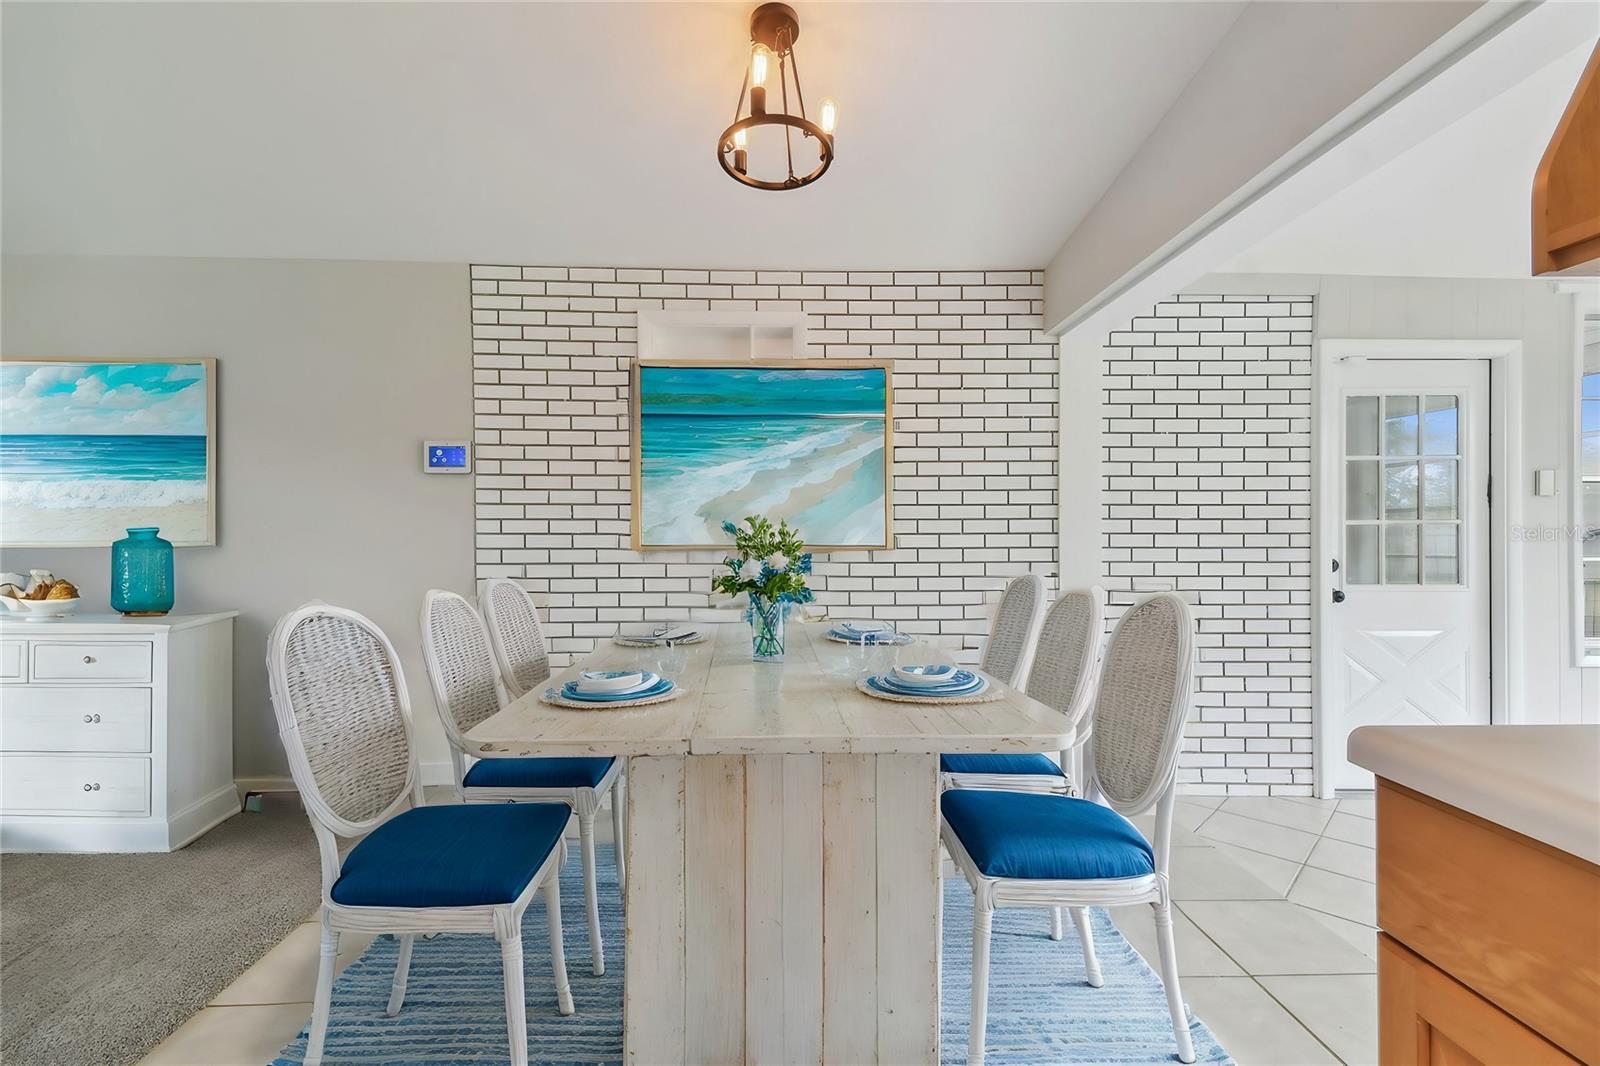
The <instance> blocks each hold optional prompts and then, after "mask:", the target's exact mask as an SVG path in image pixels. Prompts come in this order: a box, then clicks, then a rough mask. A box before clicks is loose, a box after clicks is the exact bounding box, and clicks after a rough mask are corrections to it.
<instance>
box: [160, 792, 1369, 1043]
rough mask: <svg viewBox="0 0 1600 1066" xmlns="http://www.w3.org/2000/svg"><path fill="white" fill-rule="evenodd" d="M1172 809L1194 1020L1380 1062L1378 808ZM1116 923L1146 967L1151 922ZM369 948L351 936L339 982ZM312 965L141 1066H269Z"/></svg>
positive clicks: (259, 979) (257, 972)
mask: <svg viewBox="0 0 1600 1066" xmlns="http://www.w3.org/2000/svg"><path fill="white" fill-rule="evenodd" d="M1177 810H1178V814H1177V821H1178V830H1177V832H1176V833H1175V834H1174V839H1173V844H1174V849H1173V876H1172V886H1173V897H1174V899H1175V900H1176V902H1177V908H1178V915H1177V916H1176V923H1177V945H1178V966H1179V972H1180V975H1181V976H1182V978H1183V991H1184V996H1185V998H1186V999H1188V1001H1189V1003H1190V1005H1191V1006H1192V1007H1193V1009H1194V1011H1195V1013H1197V1014H1198V1015H1199V1016H1200V1017H1201V1018H1203V1019H1204V1020H1205V1022H1206V1024H1207V1025H1209V1026H1210V1027H1211V1029H1212V1031H1213V1032H1215V1033H1216V1034H1217V1039H1218V1040H1220V1041H1221V1042H1222V1046H1223V1047H1225V1048H1227V1049H1228V1051H1229V1052H1231V1053H1232V1054H1233V1056H1234V1058H1235V1059H1237V1060H1238V1062H1239V1063H1240V1064H1241V1066H1298V1064H1302V1063H1339V1062H1344V1063H1351V1064H1355V1063H1363V1064H1364V1063H1375V1062H1377V1045H1378V1038H1377V978H1376V976H1375V973H1374V971H1375V963H1374V959H1375V958H1376V946H1375V932H1374V929H1373V925H1374V922H1375V921H1376V904H1375V892H1374V887H1373V850H1372V849H1373V823H1372V801H1371V799H1366V798H1361V799H1343V800H1315V799H1287V798H1277V797H1272V798H1267V797H1232V798H1228V799H1223V798H1222V797H1201V796H1190V797H1185V798H1184V799H1182V800H1180V801H1179V803H1178V809H1177ZM605 828H606V829H609V828H610V827H609V825H607V826H605ZM1141 828H1142V829H1144V830H1145V832H1146V833H1150V832H1153V830H1152V828H1151V823H1150V820H1149V819H1141ZM1112 915H1113V917H1114V918H1115V919H1116V921H1117V925H1118V927H1119V928H1121V929H1122V931H1123V933H1124V935H1126V936H1127V938H1128V939H1129V940H1130V941H1131V942H1132V943H1133V945H1134V947H1135V948H1137V949H1138V950H1139V951H1140V952H1141V953H1143V954H1145V956H1146V957H1147V958H1149V959H1151V960H1152V961H1153V960H1154V958H1155V955H1154V951H1155V939H1154V928H1153V925H1152V923H1151V919H1150V910H1149V908H1148V907H1130V908H1124V909H1122V910H1119V911H1114V912H1112ZM369 942H370V938H357V937H354V936H348V935H347V936H345V937H344V938H343V943H342V944H341V948H342V950H341V952H340V956H339V962H340V965H341V967H342V966H344V965H345V964H347V963H349V962H351V961H353V960H354V959H356V958H358V957H359V956H360V954H361V952H362V951H364V950H365V949H366V946H367V943H369ZM316 956H317V929H316V925H315V924H314V923H311V922H307V923H305V924H304V925H301V926H300V927H299V928H297V929H296V930H295V931H294V932H293V933H291V934H290V935H289V936H288V937H287V938H285V939H284V941H283V942H282V943H280V944H279V945H278V946H277V947H275V948H273V949H272V951H271V952H269V953H268V954H267V956H266V957H265V958H263V959H262V960H261V961H260V962H258V963H256V964H255V965H254V966H252V967H251V968H250V969H249V970H248V971H246V972H245V973H244V975H243V976H241V977H240V978H239V979H238V980H237V981H235V982H234V983H233V984H232V985H231V986H230V987H229V988H227V989H226V990H225V991H223V992H222V994H221V995H219V996H217V998H216V999H215V1000H213V1001H212V1003H211V1005H210V1006H208V1007H206V1008H205V1009H204V1010H202V1011H201V1012H200V1013H199V1014H197V1015H195V1016H194V1017H193V1018H191V1019H190V1020H189V1021H188V1022H187V1023H185V1024H184V1025H183V1026H182V1027H181V1028H180V1029H178V1031H177V1032H175V1033H173V1034H172V1035H171V1036H169V1037H168V1038H167V1039H166V1040H165V1041H164V1042H163V1043H162V1044H161V1046H160V1047H158V1048H156V1049H155V1050H154V1051H152V1052H151V1053H150V1055H149V1056H148V1057H147V1058H146V1059H145V1060H144V1061H145V1063H147V1064H149V1066H177V1064H194V1066H235V1064H237V1066H259V1064H261V1063H264V1062H268V1061H270V1060H271V1059H272V1057H273V1056H274V1055H275V1054H276V1053H277V1051H278V1049H279V1048H281V1047H282V1046H283V1045H284V1044H286V1043H288V1042H289V1041H290V1040H292V1039H293V1038H294V1036H295V1034H296V1033H297V1032H298V1031H299V1029H300V1026H301V1025H303V1024H304V1023H305V1020H306V1018H308V1017H309V1016H310V1014H311V990H312V986H313V984H314V982H315V978H316Z"/></svg>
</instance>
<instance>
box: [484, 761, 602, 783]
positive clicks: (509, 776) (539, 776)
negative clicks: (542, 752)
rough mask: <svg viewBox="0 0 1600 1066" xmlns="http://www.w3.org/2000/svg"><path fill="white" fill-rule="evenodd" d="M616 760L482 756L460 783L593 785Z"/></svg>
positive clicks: (598, 781)
mask: <svg viewBox="0 0 1600 1066" xmlns="http://www.w3.org/2000/svg"><path fill="white" fill-rule="evenodd" d="M614 762H616V760H615V759H610V758H602V759H479V760H478V761H477V762H475V763H473V764H472V766H471V768H469V769H468V770H467V776H466V777H464V778H462V779H461V783H462V784H463V785H465V786H466V787H467V788H594V787H595V786H596V785H598V784H599V783H600V780H601V778H603V777H605V776H606V774H608V773H610V772H611V764H612V763H614Z"/></svg>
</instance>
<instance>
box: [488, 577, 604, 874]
mask: <svg viewBox="0 0 1600 1066" xmlns="http://www.w3.org/2000/svg"><path fill="white" fill-rule="evenodd" d="M478 610H479V612H480V613H482V615H483V620H484V622H485V624H487V625H488V627H489V643H490V644H491V645H492V646H493V648H494V661H495V665H496V666H497V667H498V668H499V670H500V681H501V683H502V684H503V685H504V686H505V691H506V695H507V696H508V697H509V698H511V699H513V700H515V699H521V698H522V697H523V696H526V695H527V694H528V693H530V692H532V691H533V690H534V689H536V688H538V687H539V686H540V685H542V684H544V683H545V682H546V681H548V680H550V653H549V651H548V649H547V647H546V645H545V642H544V626H542V625H541V624H540V623H539V610H538V608H536V607H535V606H534V605H533V598H532V597H531V596H529V595H528V590H527V589H525V588H523V587H522V586H521V585H519V584H517V583H516V582H515V581H512V580H511V579H510V578H507V577H492V578H489V579H488V580H487V581H484V582H483V583H482V584H481V585H480V586H479V587H478ZM627 783H628V775H627V768H626V766H625V764H624V761H623V760H621V759H618V760H617V776H616V779H615V780H614V781H613V782H612V783H611V800H610V805H611V839H612V840H613V841H615V844H614V845H613V848H614V849H615V851H616V856H617V888H618V889H619V890H621V891H622V892H623V894H624V895H626V893H627V891H628V862H627V858H626V855H625V851H624V848H623V844H624V841H625V840H626V839H627V838H626V835H625V834H624V833H623V808H624V807H625V806H626V802H625V798H626V796H627V792H626V788H627ZM581 824H582V820H581V816H580V825H581Z"/></svg>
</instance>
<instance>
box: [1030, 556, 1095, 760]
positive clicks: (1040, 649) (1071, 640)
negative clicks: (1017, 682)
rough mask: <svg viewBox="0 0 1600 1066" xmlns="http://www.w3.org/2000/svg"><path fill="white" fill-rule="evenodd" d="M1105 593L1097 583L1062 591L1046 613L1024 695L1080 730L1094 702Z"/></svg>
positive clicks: (1040, 628)
mask: <svg viewBox="0 0 1600 1066" xmlns="http://www.w3.org/2000/svg"><path fill="white" fill-rule="evenodd" d="M1105 628H1106V593H1105V590H1104V589H1102V588H1101V587H1100V586H1098V585H1094V586H1091V587H1090V588H1087V589H1073V590H1072V591H1070V592H1063V593H1062V594H1061V596H1060V598H1059V599H1057V600H1056V601H1055V602H1054V603H1052V604H1051V605H1050V609H1049V610H1048V611H1046V612H1045V616H1044V622H1043V624H1042V625H1040V627H1039V643H1038V645H1037V646H1036V648H1035V650H1034V654H1033V665H1032V667H1031V668H1030V669H1029V670H1028V686H1027V692H1028V695H1030V696H1032V697H1033V698H1034V699H1036V700H1038V701H1039V702H1040V703H1047V704H1049V705H1050V706H1052V707H1054V708H1055V709H1056V710H1058V711H1060V712H1062V713H1063V714H1065V715H1066V716H1067V718H1068V720H1070V721H1071V723H1072V727H1073V729H1074V730H1075V731H1076V730H1078V728H1079V726H1080V725H1082V724H1083V722H1084V720H1085V719H1086V718H1087V717H1088V714H1089V709H1090V708H1091V707H1093V706H1094V693H1095V681H1096V679H1097V678H1098V677H1099V668H1100V638H1101V635H1102V634H1103V633H1104V632H1105Z"/></svg>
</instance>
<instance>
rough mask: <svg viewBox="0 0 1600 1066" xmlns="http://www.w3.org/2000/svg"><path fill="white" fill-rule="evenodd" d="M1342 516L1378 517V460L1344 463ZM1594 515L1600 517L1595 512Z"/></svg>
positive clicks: (1599, 513) (1356, 460)
mask: <svg viewBox="0 0 1600 1066" xmlns="http://www.w3.org/2000/svg"><path fill="white" fill-rule="evenodd" d="M1344 516H1345V517H1346V518H1354V519H1362V518H1367V519H1375V518H1377V517H1378V461H1377V460H1376V459H1373V460H1372V461H1370V462H1368V461H1367V460H1365V459H1347V460H1345V464H1344ZM1596 517H1600V512H1597V514H1596Z"/></svg>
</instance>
